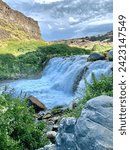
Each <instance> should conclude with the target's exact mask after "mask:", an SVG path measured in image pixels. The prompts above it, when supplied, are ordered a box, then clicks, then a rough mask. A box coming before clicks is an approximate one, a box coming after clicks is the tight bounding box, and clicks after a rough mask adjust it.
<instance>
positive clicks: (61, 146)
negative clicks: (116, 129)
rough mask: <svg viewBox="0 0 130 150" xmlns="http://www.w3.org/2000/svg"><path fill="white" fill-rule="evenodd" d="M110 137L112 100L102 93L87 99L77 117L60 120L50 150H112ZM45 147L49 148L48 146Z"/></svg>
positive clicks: (111, 130)
mask: <svg viewBox="0 0 130 150" xmlns="http://www.w3.org/2000/svg"><path fill="white" fill-rule="evenodd" d="M112 137H113V101H112V97H109V96H103V95H102V96H99V97H96V98H93V99H91V100H89V101H88V102H87V103H86V105H85V107H84V109H83V110H82V112H81V116H80V117H79V118H78V119H75V118H63V119H62V120H61V122H60V126H59V131H58V134H57V136H56V144H55V146H54V145H53V146H54V147H51V150H55V149H56V150H112V149H113V138H112ZM46 147H48V149H47V150H49V148H50V146H46ZM46 147H45V149H43V150H46Z"/></svg>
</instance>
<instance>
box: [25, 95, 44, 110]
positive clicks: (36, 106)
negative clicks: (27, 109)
mask: <svg viewBox="0 0 130 150" xmlns="http://www.w3.org/2000/svg"><path fill="white" fill-rule="evenodd" d="M27 100H28V105H29V106H33V107H34V109H35V111H36V112H39V111H42V110H43V111H46V110H47V108H46V106H45V105H44V104H43V103H41V102H40V101H39V100H38V99H37V98H36V97H34V96H29V97H28V98H27Z"/></svg>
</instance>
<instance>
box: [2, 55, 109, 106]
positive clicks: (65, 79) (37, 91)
mask: <svg viewBox="0 0 130 150" xmlns="http://www.w3.org/2000/svg"><path fill="white" fill-rule="evenodd" d="M87 57H88V56H87V55H83V56H72V57H55V58H52V59H50V61H49V62H48V64H47V66H46V67H45V69H44V70H43V74H42V77H41V78H40V79H35V80H28V79H26V80H16V81H10V82H7V83H4V84H2V86H5V85H9V87H11V88H14V89H15V95H19V94H20V93H21V91H22V93H26V94H27V95H33V96H35V97H37V98H38V99H39V100H40V101H41V102H43V103H44V104H45V105H46V106H47V107H48V108H52V107H54V106H57V105H64V104H69V103H70V102H71V101H72V100H73V99H74V98H76V97H77V96H78V94H77V93H79V92H80V89H84V88H85V83H84V77H85V78H86V80H87V81H88V82H89V83H91V75H92V72H93V73H94V74H95V76H96V78H97V79H99V78H100V77H101V75H102V74H105V75H109V74H111V72H112V71H111V68H112V63H111V62H107V61H96V62H93V63H92V62H87ZM86 67H87V68H88V69H87V71H86V73H85V74H84V75H83V76H84V77H82V79H81V81H79V85H78V89H77V92H76V93H74V91H73V88H74V85H75V82H76V81H77V80H76V79H77V78H78V76H79V75H80V73H81V72H82V71H83V70H84V69H85V68H86Z"/></svg>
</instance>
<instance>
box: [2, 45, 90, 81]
mask: <svg viewBox="0 0 130 150" xmlns="http://www.w3.org/2000/svg"><path fill="white" fill-rule="evenodd" d="M18 45H19V44H18ZM22 46H23V45H21V47H22ZM25 46H27V45H26V44H25ZM31 46H33V45H32V44H31ZM34 46H37V48H36V49H37V50H35V51H32V52H26V53H25V54H22V55H18V56H14V55H13V54H0V80H6V79H17V78H25V77H28V76H35V75H37V74H39V73H40V72H41V71H42V69H43V66H44V65H43V64H45V63H46V62H47V61H48V60H49V59H50V58H52V57H55V56H57V57H58V56H71V55H80V54H89V53H90V50H85V49H81V48H76V47H69V46H67V45H64V44H54V45H48V46H41V45H34ZM9 47H10V48H12V49H10V52H11V53H12V52H13V47H15V50H14V51H15V52H16V47H17V44H16V45H15V46H14V45H13V46H12V47H11V46H9ZM25 50H27V48H25ZM31 50H32V49H31ZM28 51H29V50H28ZM18 53H19V52H17V54H18Z"/></svg>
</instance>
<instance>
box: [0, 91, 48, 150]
mask: <svg viewBox="0 0 130 150" xmlns="http://www.w3.org/2000/svg"><path fill="white" fill-rule="evenodd" d="M33 115H34V110H33V109H32V108H31V107H27V101H26V100H21V99H20V98H12V94H11V93H9V94H6V93H5V92H3V93H2V94H1V95H0V149H1V150H34V149H37V148H40V147H43V146H44V145H46V144H48V140H47V138H46V136H45V130H46V124H45V122H43V121H41V122H38V123H36V122H35V120H34V117H33Z"/></svg>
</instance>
